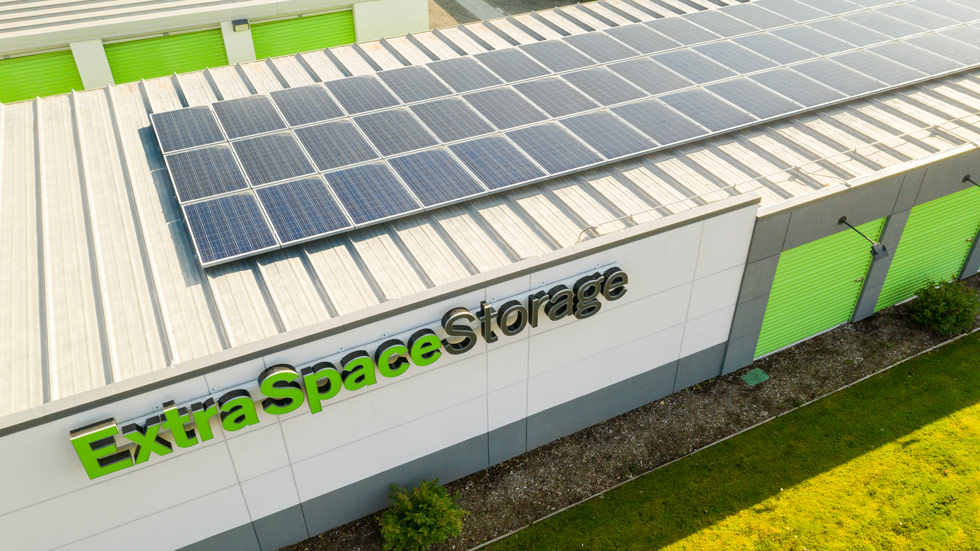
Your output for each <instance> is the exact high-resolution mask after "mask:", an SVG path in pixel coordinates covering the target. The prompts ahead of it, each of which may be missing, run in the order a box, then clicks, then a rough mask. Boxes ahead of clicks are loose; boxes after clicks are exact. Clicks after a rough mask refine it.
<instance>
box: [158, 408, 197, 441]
mask: <svg viewBox="0 0 980 551" xmlns="http://www.w3.org/2000/svg"><path fill="white" fill-rule="evenodd" d="M163 417H164V419H165V421H164V422H163V428H165V429H168V430H169V431H170V434H172V435H174V442H176V443H177V445H178V446H179V447H181V448H189V447H191V446H193V445H194V444H197V436H195V435H194V430H193V429H191V430H185V429H184V424H185V423H190V422H191V416H190V415H187V409H186V408H180V409H177V405H176V404H174V403H173V401H170V402H167V403H165V404H163Z"/></svg>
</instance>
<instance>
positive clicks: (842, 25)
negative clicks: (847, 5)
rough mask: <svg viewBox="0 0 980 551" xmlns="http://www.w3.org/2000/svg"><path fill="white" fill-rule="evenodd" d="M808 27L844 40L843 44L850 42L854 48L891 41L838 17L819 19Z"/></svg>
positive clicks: (885, 36)
mask: <svg viewBox="0 0 980 551" xmlns="http://www.w3.org/2000/svg"><path fill="white" fill-rule="evenodd" d="M808 26H809V27H811V28H814V29H816V30H818V31H820V32H824V33H827V34H829V35H830V36H833V37H836V38H839V39H841V40H844V41H845V42H850V43H851V44H854V45H855V46H862V47H863V46H867V45H869V44H877V43H879V42H885V41H886V40H891V38H889V37H888V36H887V35H883V34H881V33H879V32H876V31H873V30H871V29H868V28H865V27H862V26H860V25H855V24H854V23H851V22H850V21H847V20H844V19H841V18H840V17H833V18H830V19H821V20H820V21H814V22H813V23H810V24H809V25H808Z"/></svg>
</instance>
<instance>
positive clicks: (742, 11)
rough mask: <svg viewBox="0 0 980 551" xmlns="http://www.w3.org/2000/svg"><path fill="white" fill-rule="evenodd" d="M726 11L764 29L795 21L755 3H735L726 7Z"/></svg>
mask: <svg viewBox="0 0 980 551" xmlns="http://www.w3.org/2000/svg"><path fill="white" fill-rule="evenodd" d="M725 13H726V14H728V15H731V16H733V17H735V18H737V19H741V20H742V21H745V22H746V23H748V24H750V25H752V26H754V27H757V28H760V29H763V30H765V29H771V28H773V27H782V26H783V25H789V24H792V23H793V20H792V19H787V18H786V17H783V16H782V15H779V14H778V13H773V12H771V11H769V10H767V9H765V8H760V7H759V6H756V5H755V4H735V5H733V6H728V7H727V8H725Z"/></svg>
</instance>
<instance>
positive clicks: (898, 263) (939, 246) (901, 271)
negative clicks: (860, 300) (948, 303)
mask: <svg viewBox="0 0 980 551" xmlns="http://www.w3.org/2000/svg"><path fill="white" fill-rule="evenodd" d="M978 228H980V189H978V188H970V189H966V190H963V191H960V192H958V193H954V194H952V195H947V196H946V197H942V198H940V199H935V200H933V201H929V202H928V203H925V204H923V205H919V206H917V207H915V208H914V209H912V215H911V216H910V217H909V221H908V224H907V225H906V226H905V231H904V232H903V233H902V240H901V241H899V243H898V247H897V248H896V249H895V258H894V260H893V261H892V265H891V268H889V270H888V277H887V278H886V279H885V285H884V287H883V288H882V290H881V296H879V297H878V304H877V305H876V306H875V311H877V310H881V309H882V308H887V307H889V306H891V305H893V304H898V303H899V302H902V301H903V300H906V299H909V298H912V297H913V296H914V295H915V292H916V290H918V288H919V287H920V286H922V285H923V284H924V283H926V282H927V281H929V280H932V281H944V280H950V279H956V278H957V277H958V276H959V273H960V270H961V269H962V268H963V262H964V260H966V255H967V253H969V252H970V246H971V244H972V242H973V239H974V237H976V235H977V229H978Z"/></svg>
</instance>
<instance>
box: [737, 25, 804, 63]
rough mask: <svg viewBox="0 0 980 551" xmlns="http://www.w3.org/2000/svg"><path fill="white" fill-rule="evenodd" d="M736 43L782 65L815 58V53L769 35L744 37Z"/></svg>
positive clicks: (761, 34)
mask: <svg viewBox="0 0 980 551" xmlns="http://www.w3.org/2000/svg"><path fill="white" fill-rule="evenodd" d="M734 42H735V43H736V44H739V45H742V46H745V47H746V48H748V49H750V50H752V51H753V52H756V53H758V54H761V55H763V56H765V57H768V58H769V59H771V60H773V61H775V62H776V63H779V64H781V65H786V64H789V63H796V62H798V61H803V60H804V59H812V58H813V57H814V55H813V52H811V51H809V50H804V49H803V48H800V47H799V46H797V45H795V44H792V43H790V42H786V41H785V40H783V39H782V38H779V37H778V36H774V35H771V34H768V33H760V34H750V35H747V36H742V37H739V38H736V39H734Z"/></svg>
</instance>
